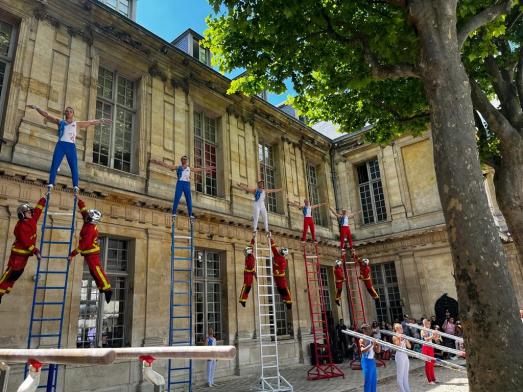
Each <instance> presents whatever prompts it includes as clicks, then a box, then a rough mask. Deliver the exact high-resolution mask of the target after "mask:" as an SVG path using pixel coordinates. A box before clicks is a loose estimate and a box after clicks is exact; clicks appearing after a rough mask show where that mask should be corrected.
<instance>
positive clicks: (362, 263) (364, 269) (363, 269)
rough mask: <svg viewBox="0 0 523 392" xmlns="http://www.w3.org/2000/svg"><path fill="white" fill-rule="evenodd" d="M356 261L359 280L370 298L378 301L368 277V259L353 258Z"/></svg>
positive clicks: (378, 297)
mask: <svg viewBox="0 0 523 392" xmlns="http://www.w3.org/2000/svg"><path fill="white" fill-rule="evenodd" d="M355 258H356V259H357V260H358V261H357V263H358V266H359V268H360V276H359V279H361V280H362V281H363V283H364V284H365V287H366V288H367V291H368V292H369V294H370V296H371V297H372V299H374V300H378V299H380V296H379V295H378V293H377V292H376V290H375V289H374V286H373V285H372V279H371V277H370V266H369V264H370V261H369V259H362V258H361V257H357V256H356V257H355Z"/></svg>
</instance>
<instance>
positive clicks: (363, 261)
mask: <svg viewBox="0 0 523 392" xmlns="http://www.w3.org/2000/svg"><path fill="white" fill-rule="evenodd" d="M361 262H362V263H363V264H365V265H369V263H370V261H369V259H363V260H361Z"/></svg>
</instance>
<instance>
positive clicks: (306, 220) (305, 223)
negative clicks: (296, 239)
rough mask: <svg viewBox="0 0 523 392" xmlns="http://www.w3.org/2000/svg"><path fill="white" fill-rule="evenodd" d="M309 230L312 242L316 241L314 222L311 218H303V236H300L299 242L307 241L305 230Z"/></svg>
mask: <svg viewBox="0 0 523 392" xmlns="http://www.w3.org/2000/svg"><path fill="white" fill-rule="evenodd" d="M309 227H310V228H311V236H312V240H313V241H316V233H315V231H314V221H313V220H312V217H311V216H306V217H304V218H303V234H302V235H301V240H302V241H305V240H306V239H307V230H308V229H309Z"/></svg>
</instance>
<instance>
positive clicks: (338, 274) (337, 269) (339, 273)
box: [334, 265, 345, 283]
mask: <svg viewBox="0 0 523 392" xmlns="http://www.w3.org/2000/svg"><path fill="white" fill-rule="evenodd" d="M334 277H335V278H336V283H341V282H343V281H345V276H344V275H343V268H342V266H341V265H336V266H334Z"/></svg>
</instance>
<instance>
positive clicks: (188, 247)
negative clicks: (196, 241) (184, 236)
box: [174, 246, 192, 249]
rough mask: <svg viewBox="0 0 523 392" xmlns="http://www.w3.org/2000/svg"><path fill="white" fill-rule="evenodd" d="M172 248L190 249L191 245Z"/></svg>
mask: <svg viewBox="0 0 523 392" xmlns="http://www.w3.org/2000/svg"><path fill="white" fill-rule="evenodd" d="M174 249H192V246H175V247H174Z"/></svg>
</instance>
